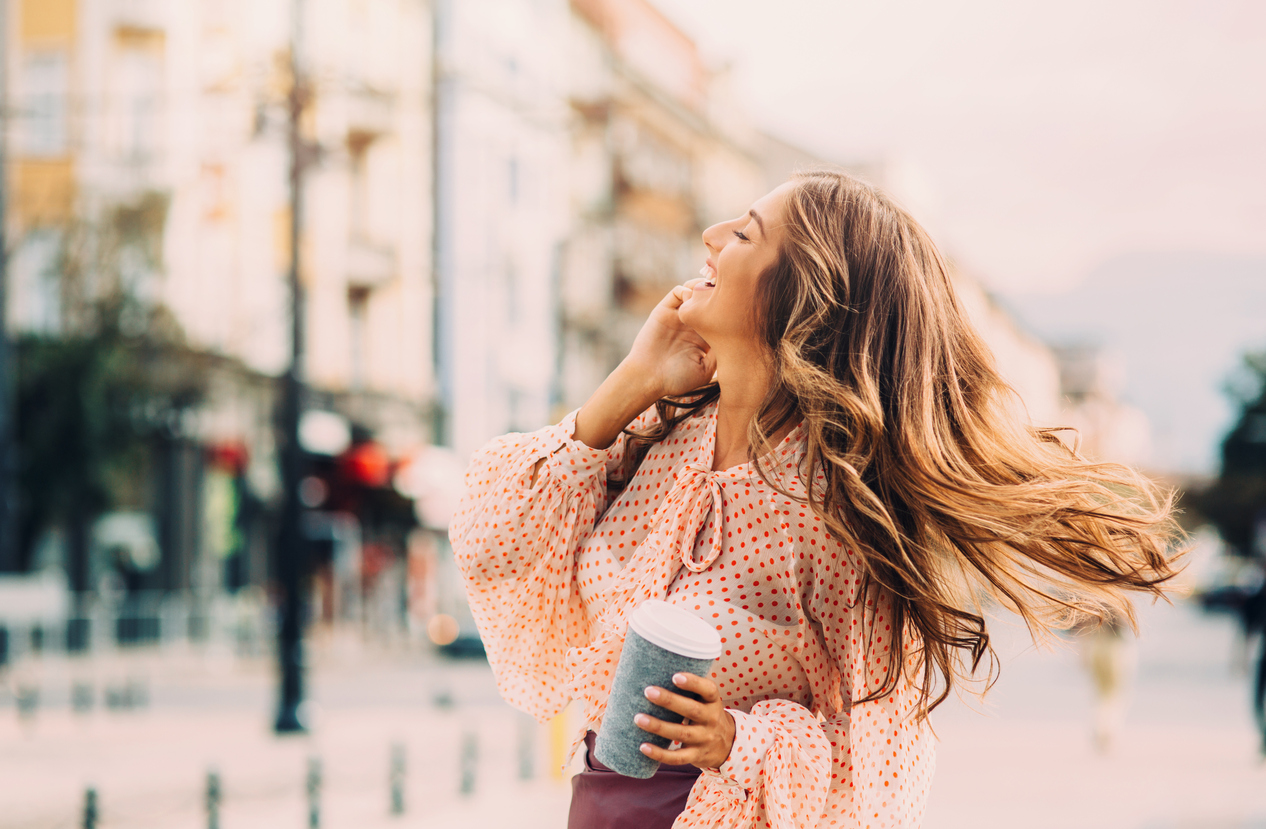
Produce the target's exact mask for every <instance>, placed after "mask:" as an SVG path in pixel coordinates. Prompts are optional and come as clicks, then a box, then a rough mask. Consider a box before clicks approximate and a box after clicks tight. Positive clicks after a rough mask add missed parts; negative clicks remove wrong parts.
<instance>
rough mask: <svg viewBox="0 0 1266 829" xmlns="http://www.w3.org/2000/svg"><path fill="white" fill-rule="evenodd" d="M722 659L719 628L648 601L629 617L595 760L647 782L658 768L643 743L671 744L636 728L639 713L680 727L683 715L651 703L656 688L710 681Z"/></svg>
mask: <svg viewBox="0 0 1266 829" xmlns="http://www.w3.org/2000/svg"><path fill="white" fill-rule="evenodd" d="M720 655H721V635H720V634H719V633H717V630H716V628H714V627H713V626H712V625H710V624H708V623H707V622H705V621H704V620H702V619H700V618H699V617H698V616H695V615H694V614H693V613H690V612H689V611H687V610H683V609H682V608H680V607H677V606H676V605H672V604H669V603H668V602H665V601H660V600H658V599H647V600H646V601H644V602H642V603H641V604H640V605H638V606H637V609H636V610H634V611H633V613H632V615H631V616H630V617H629V629H628V633H627V634H626V635H625V637H624V650H623V651H621V653H620V662H619V664H618V665H617V666H616V669H615V677H614V678H613V679H612V680H611V696H610V697H609V698H608V699H607V710H606V713H605V714H604V715H603V717H602V727H601V728H599V730H598V739H597V741H596V742H595V744H594V756H595V757H597V758H598V760H600V761H601V762H602V763H604V764H605V765H606V766H607V767H608V768H610V769H612V770H613V771H617V772H619V773H620V774H623V775H626V776H628V777H641V778H647V777H650V776H652V775H653V774H655V770H656V769H658V768H659V763H658V762H656V761H655V760H652V759H651V758H649V757H647V756H646V755H645V754H643V753H642V752H641V751H640V750H639V748H638V747H639V746H640V745H641V744H642V743H651V744H652V745H657V746H659V747H661V748H667V747H668V745H669V744H670V742H671V741H670V740H668V739H667V738H665V737H661V736H659V735H658V734H652V733H650V732H649V731H643V730H642V729H641V728H638V727H637V725H636V724H635V723H634V722H633V717H634V716H636V715H637V714H639V713H642V714H649V715H650V716H652V717H656V718H658V719H661V720H664V721H665V722H674V723H679V722H681V720H682V716H681V715H680V714H677V713H674V712H672V711H669V710H668V709H666V708H660V707H659V706H658V705H655V704H653V703H652V702H651V701H650V700H648V699H647V698H646V688H647V687H648V686H651V685H655V686H658V687H660V688H666V689H668V690H669V691H673V692H675V693H682V694H685V695H686V696H692V695H691V694H688V693H686V692H684V691H679V690H678V689H677V687H676V686H675V685H673V674H675V673H679V672H681V673H690V674H695V675H696V676H707V675H708V672H709V671H710V670H711V669H712V661H713V660H714V659H716V658H717V657H718V656H720Z"/></svg>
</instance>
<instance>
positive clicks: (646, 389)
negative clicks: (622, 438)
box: [532, 279, 717, 484]
mask: <svg viewBox="0 0 1266 829" xmlns="http://www.w3.org/2000/svg"><path fill="white" fill-rule="evenodd" d="M700 281H702V280H698V279H693V280H691V281H689V282H687V283H686V284H685V285H678V286H677V287H676V288H673V289H672V291H670V292H669V294H668V296H666V297H664V298H663V299H662V300H660V303H659V304H658V305H656V306H655V310H654V311H652V312H651V315H650V318H649V319H647V320H646V322H645V323H644V324H643V325H642V330H641V331H639V332H638V334H637V337H636V339H634V341H633V348H632V349H631V350H630V351H629V354H628V356H627V357H625V358H624V360H623V361H621V363H620V365H618V366H616V369H615V371H613V372H611V374H610V376H608V377H607V379H606V380H604V381H602V385H600V386H598V388H597V390H596V391H594V393H593V395H592V396H590V398H589V400H588V401H587V402H586V403H585V405H584V406H582V407H581V409H580V413H579V414H578V415H577V416H576V431H575V434H573V435H572V437H574V438H575V439H576V440H578V441H580V442H581V443H583V444H585V445H586V446H591V447H593V448H594V449H606V448H607V447H608V446H610V445H611V444H612V443H614V442H615V439H616V437H617V436H618V435H619V434H620V432H621V430H623V429H624V428H625V427H626V426H628V425H629V424H630V423H632V422H633V420H634V419H635V418H636V417H637V416H638V415H640V414H641V413H642V412H644V411H646V410H647V409H648V408H650V407H651V406H652V405H653V404H654V403H655V401H656V400H659V399H660V398H661V397H667V396H671V395H678V394H685V393H686V392H689V391H693V390H695V389H697V388H699V387H700V386H702V385H706V384H707V383H708V382H709V381H711V380H712V375H713V374H714V373H715V372H716V369H717V361H716V358H715V357H713V356H712V354H711V350H710V349H709V348H708V344H707V343H705V342H704V341H703V338H702V337H700V336H699V335H698V334H696V333H695V332H694V331H693V330H692V329H690V328H687V327H686V326H685V325H684V324H683V323H682V321H681V318H680V317H679V316H677V309H678V308H680V307H681V303H682V302H684V301H685V300H686V298H687V297H689V296H690V294H689V293H688V292H689V291H690V286H691V285H694V284H695V283H697V282H700ZM543 462H544V461H543V460H541V461H538V462H537V464H536V469H540V466H541V464H542V463H543ZM532 481H533V484H535V481H536V471H535V470H533V473H532Z"/></svg>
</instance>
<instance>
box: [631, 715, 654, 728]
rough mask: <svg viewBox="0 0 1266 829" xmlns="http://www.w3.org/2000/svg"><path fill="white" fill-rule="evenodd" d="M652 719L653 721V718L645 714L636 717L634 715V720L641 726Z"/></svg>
mask: <svg viewBox="0 0 1266 829" xmlns="http://www.w3.org/2000/svg"><path fill="white" fill-rule="evenodd" d="M650 721H651V718H650V717H648V716H646V715H645V714H638V715H636V716H635V717H633V722H634V723H635V724H637V725H639V726H641V725H646V724H647V723H649V722H650Z"/></svg>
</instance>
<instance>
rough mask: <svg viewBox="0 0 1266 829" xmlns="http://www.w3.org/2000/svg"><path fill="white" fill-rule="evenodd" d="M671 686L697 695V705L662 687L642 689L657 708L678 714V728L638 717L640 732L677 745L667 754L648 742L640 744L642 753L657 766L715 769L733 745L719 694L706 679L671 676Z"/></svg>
mask: <svg viewBox="0 0 1266 829" xmlns="http://www.w3.org/2000/svg"><path fill="white" fill-rule="evenodd" d="M673 684H674V685H676V686H677V687H678V688H680V689H681V690H683V691H690V692H692V693H695V694H698V695H699V697H700V698H701V700H702V701H701V702H696V701H695V700H693V699H691V698H690V697H684V696H682V695H681V694H675V693H673V692H672V691H669V690H665V689H663V688H655V687H650V688H647V689H646V698H647V699H648V700H650V701H651V702H653V703H655V704H656V705H658V706H659V707H661V708H667V709H668V710H669V711H674V712H676V713H678V714H681V715H682V716H684V717H685V718H686V719H685V721H684V722H682V723H681V725H676V724H674V723H669V722H664V721H663V720H660V719H656V718H655V717H651V716H648V715H646V714H638V715H637V716H636V717H635V718H634V722H635V723H636V724H637V726H638V728H641V729H642V730H643V731H649V732H650V733H652V734H658V735H660V736H661V737H667V738H668V739H670V740H676V741H677V742H679V743H681V748H678V749H675V750H672V751H669V750H668V749H664V748H659V747H658V746H654V745H651V744H650V743H642V753H643V754H645V755H646V756H647V757H650V758H651V759H652V760H658V761H659V762H661V763H667V764H669V765H674V766H681V765H685V764H686V763H690V764H691V765H695V766H698V767H699V768H701V769H715V768H719V767H720V765H721V764H722V763H724V762H725V761H726V759H727V758H728V757H729V756H730V749H731V747H733V745H734V717H732V716H731V715H730V712H729V711H726V710H725V706H724V705H722V704H721V691H720V689H718V688H717V684H716V683H715V682H713V681H712V680H710V679H704V678H703V677H698V676H695V675H694V674H674V675H673Z"/></svg>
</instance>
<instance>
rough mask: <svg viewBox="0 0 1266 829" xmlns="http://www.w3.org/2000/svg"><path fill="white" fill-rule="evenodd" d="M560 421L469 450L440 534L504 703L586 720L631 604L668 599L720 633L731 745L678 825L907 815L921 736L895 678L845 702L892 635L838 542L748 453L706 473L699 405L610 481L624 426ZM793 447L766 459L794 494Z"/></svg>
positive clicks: (867, 678)
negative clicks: (580, 431) (587, 437)
mask: <svg viewBox="0 0 1266 829" xmlns="http://www.w3.org/2000/svg"><path fill="white" fill-rule="evenodd" d="M655 418H656V414H655V410H654V409H651V410H649V411H647V412H646V413H644V414H643V415H642V416H641V417H639V418H638V420H637V421H635V422H634V424H633V426H632V428H633V429H635V430H639V429H645V428H647V427H649V426H651V425H653V424H654V422H655ZM575 419H576V412H572V413H571V414H570V415H568V416H567V417H566V418H564V419H563V421H562V422H561V423H559V424H558V425H556V426H550V427H547V428H545V429H541V430H539V431H536V432H532V433H528V434H517V433H516V434H509V435H504V436H502V437H499V438H497V439H495V440H493V441H492V442H490V443H489V444H488V445H487V446H485V447H484V448H483V449H481V450H480V451H479V452H477V453H476V454H475V456H474V458H473V460H472V462H471V465H470V468H469V470H468V471H467V473H466V492H465V495H464V497H463V499H462V502H461V505H460V507H459V508H458V511H457V515H456V516H455V517H454V520H453V523H452V526H451V529H450V538H451V540H452V543H453V550H454V555H455V557H456V559H457V561H458V564H459V566H460V567H461V569H462V572H463V573H464V575H465V578H466V585H467V591H468V595H469V598H470V604H471V609H472V611H473V612H474V616H475V620H476V622H477V623H478V625H479V631H480V634H481V636H482V637H483V641H484V645H485V647H486V648H487V651H488V658H489V661H490V663H491V664H492V668H493V670H494V672H495V674H496V677H497V683H498V687H499V688H500V690H501V693H502V695H503V696H504V697H505V698H506V700H507V701H508V702H510V703H511V704H513V705H515V706H516V707H518V708H521V709H523V710H524V711H527V712H529V713H531V714H533V715H535V716H537V717H538V718H542V719H545V718H548V717H552V716H554V715H555V714H557V713H558V712H559V711H561V710H562V708H563V707H564V706H565V705H566V704H567V703H568V702H569V701H570V700H572V699H575V700H578V701H579V702H580V703H581V704H582V705H583V706H584V712H585V728H593V729H595V730H596V728H597V726H598V724H599V723H600V722H601V719H602V713H603V710H604V708H605V705H606V697H607V693H608V691H609V689H610V681H611V675H612V674H613V673H614V670H615V665H616V663H617V662H618V661H619V655H620V647H621V646H622V644H623V640H624V631H625V627H626V625H627V619H628V615H629V613H630V612H631V611H632V610H633V608H635V607H636V606H637V605H638V604H639V603H640V602H641V601H643V600H645V599H647V598H662V599H667V600H668V601H670V602H672V603H673V604H676V605H678V606H680V607H683V608H685V609H687V610H689V611H691V612H692V613H695V614H696V615H698V616H699V617H701V618H703V619H704V620H706V621H708V622H709V623H711V624H713V625H715V626H716V628H717V630H718V631H719V632H720V634H721V639H722V648H723V650H722V654H721V657H720V658H719V659H718V660H717V661H716V663H715V665H714V667H713V673H712V679H713V680H714V681H715V682H716V683H717V685H718V687H719V688H720V691H721V696H722V699H723V700H724V701H725V704H726V707H727V708H728V709H729V710H730V713H731V714H732V715H733V716H734V722H735V725H736V734H735V740H734V746H733V749H732V750H731V752H730V756H729V759H728V760H726V762H725V763H724V764H722V766H721V767H720V768H719V769H711V770H704V772H703V774H701V775H700V777H699V780H698V782H696V784H695V786H694V788H693V789H692V790H691V793H690V800H689V802H688V803H687V806H686V811H685V812H684V813H683V814H682V815H681V816H680V817H679V818H678V819H677V822H676V823H675V824H674V825H675V827H702V826H709V827H736V828H737V827H807V826H822V827H897V826H900V827H911V826H918V824H919V822H920V820H921V818H922V814H923V807H924V803H925V801H926V799H927V792H928V786H929V784H930V781H931V776H932V769H933V765H934V759H933V756H934V752H933V741H932V736H931V733H930V729H929V728H928V727H927V726H926V725H920V724H918V723H916V722H915V721H914V716H913V715H914V709H915V707H916V703H917V696H916V693H915V691H914V689H913V688H911V687H910V686H909V685H908V684H907V683H906V682H905V681H904V679H903V680H901V681H899V682H898V684H897V686H896V689H895V690H894V691H892V692H891V693H890V694H887V695H885V696H883V697H882V698H880V699H877V700H874V701H870V702H859V703H857V704H852V702H851V701H852V700H855V699H856V700H860V699H863V698H865V697H867V696H869V695H870V694H871V693H872V692H873V691H876V690H878V689H879V688H880V687H882V686H883V685H884V681H885V679H886V678H887V665H888V652H889V649H890V648H893V647H897V644H898V643H897V640H896V637H895V633H894V631H893V630H892V626H891V613H890V602H889V599H888V596H887V595H886V594H885V593H883V592H882V591H878V590H867V591H865V595H862V594H861V593H862V591H861V588H860V579H859V575H860V574H859V573H858V571H857V568H856V566H855V564H856V562H855V559H854V556H853V552H852V550H850V549H849V547H848V545H847V544H844V543H842V542H841V541H839V540H837V539H835V538H833V537H832V536H831V535H830V534H829V533H828V532H827V530H826V527H825V526H824V525H823V524H822V522H821V521H820V520H819V519H818V518H817V517H816V516H815V515H814V514H813V512H812V511H811V510H810V509H809V508H808V507H807V506H806V505H804V504H802V503H800V502H798V501H797V500H796V499H795V498H788V497H787V496H785V495H782V494H780V493H778V492H776V491H775V490H774V489H773V488H772V487H770V486H769V485H768V484H766V483H764V482H763V481H762V480H761V479H760V477H759V475H758V474H757V473H756V471H755V469H754V468H753V467H752V465H751V464H744V465H742V466H735V467H731V468H729V469H724V470H720V471H712V460H713V452H714V448H715V446H716V404H715V403H713V404H711V405H709V406H707V407H705V408H703V409H701V410H700V411H699V412H698V413H696V414H695V415H694V416H693V417H691V418H689V419H687V420H685V421H683V422H682V423H680V424H678V425H677V427H676V428H675V429H674V430H673V431H672V432H671V433H670V434H669V435H668V436H667V437H666V438H665V439H664V440H662V441H660V442H659V443H657V444H654V445H652V446H651V447H650V449H649V451H648V452H647V454H646V457H645V459H644V460H643V461H642V463H641V465H640V466H639V468H638V470H637V472H636V474H635V475H634V476H633V478H632V479H631V480H630V481H629V482H628V484H627V485H626V486H625V487H624V488H623V489H622V490H619V491H609V489H608V487H607V476H608V474H612V473H614V472H615V471H616V470H617V469H618V468H619V466H620V463H621V460H622V458H623V454H624V449H625V437H624V436H623V435H621V436H620V437H619V438H618V439H617V440H616V442H615V443H614V444H613V445H612V446H611V447H610V448H608V449H604V450H599V449H592V448H590V447H588V446H586V445H585V444H583V443H581V442H580V441H577V440H574V439H573V437H572V435H573V434H574V432H575ZM803 451H804V433H803V431H802V429H801V427H799V426H797V427H796V428H795V429H793V430H792V432H791V433H790V434H788V435H787V437H786V438H785V439H784V440H783V441H782V442H781V443H780V444H779V445H778V446H777V447H776V448H775V449H774V454H773V458H772V459H773V461H774V468H775V472H776V474H777V475H778V476H780V480H779V481H778V482H779V484H780V485H781V486H782V487H783V488H784V489H786V490H787V491H788V492H790V493H791V494H792V495H794V496H797V497H803V493H804V483H803V482H802V481H800V480H799V476H798V474H797V472H796V470H797V469H798V466H799V462H800V460H801V458H802V456H803ZM541 458H545V459H546V461H545V463H543V464H542V465H541V468H540V470H539V473H538V475H537V478H536V481H535V483H533V481H532V470H533V467H534V466H535V464H536V462H537V461H538V460H540V459H541ZM767 468H768V465H767ZM582 735H583V729H582V731H581V734H578V735H577V742H579V738H580V736H582Z"/></svg>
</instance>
